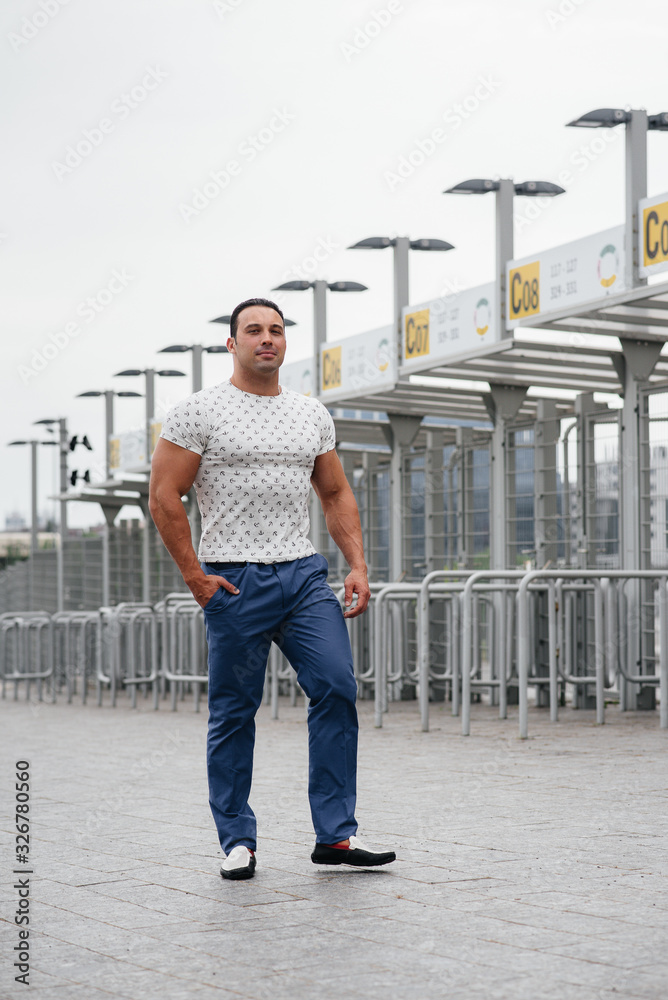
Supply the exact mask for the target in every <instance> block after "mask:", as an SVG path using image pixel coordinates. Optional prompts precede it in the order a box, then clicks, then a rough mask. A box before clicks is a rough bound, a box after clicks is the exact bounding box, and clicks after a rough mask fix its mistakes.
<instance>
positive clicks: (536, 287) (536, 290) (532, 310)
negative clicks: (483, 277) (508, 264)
mask: <svg viewBox="0 0 668 1000" xmlns="http://www.w3.org/2000/svg"><path fill="white" fill-rule="evenodd" d="M538 312H540V261H539V260H534V261H532V262H531V263H530V264H521V265H520V267H514V268H513V269H512V270H511V271H510V273H509V275H508V319H522V317H523V316H534V315H535V314H536V313H538Z"/></svg>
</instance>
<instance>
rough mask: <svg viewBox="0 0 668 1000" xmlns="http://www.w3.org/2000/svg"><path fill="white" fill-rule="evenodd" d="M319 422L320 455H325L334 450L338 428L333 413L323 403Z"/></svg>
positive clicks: (320, 407) (319, 411) (319, 409)
mask: <svg viewBox="0 0 668 1000" xmlns="http://www.w3.org/2000/svg"><path fill="white" fill-rule="evenodd" d="M318 422H319V427H320V447H319V448H318V455H324V454H325V452H328V451H332V450H333V449H334V448H335V447H336V429H335V427H334V421H333V420H332V414H331V413H330V412H329V410H328V409H327V408H326V407H325V406H323V405H322V403H321V404H320V406H319V408H318Z"/></svg>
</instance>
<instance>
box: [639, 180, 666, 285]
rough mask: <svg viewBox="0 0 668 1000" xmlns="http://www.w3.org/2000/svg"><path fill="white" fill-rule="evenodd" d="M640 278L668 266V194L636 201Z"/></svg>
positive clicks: (663, 269)
mask: <svg viewBox="0 0 668 1000" xmlns="http://www.w3.org/2000/svg"><path fill="white" fill-rule="evenodd" d="M638 218H639V220H640V253H639V255H638V260H639V261H640V267H639V268H638V273H639V274H640V277H641V278H647V277H649V275H650V274H657V272H659V271H665V270H666V268H668V194H660V195H657V196H656V197H654V198H643V199H642V201H639V202H638Z"/></svg>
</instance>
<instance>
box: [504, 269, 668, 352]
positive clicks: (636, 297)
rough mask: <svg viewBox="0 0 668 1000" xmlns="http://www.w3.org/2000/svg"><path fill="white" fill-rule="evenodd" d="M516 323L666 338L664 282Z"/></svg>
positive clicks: (667, 294) (632, 337)
mask: <svg viewBox="0 0 668 1000" xmlns="http://www.w3.org/2000/svg"><path fill="white" fill-rule="evenodd" d="M517 325H518V326H523V327H531V328H533V329H535V330H539V329H540V330H560V331H562V332H567V333H568V332H574V333H599V334H607V335H608V336H610V337H621V338H624V339H628V340H663V341H665V340H668V282H667V281H662V282H657V283H656V284H653V285H643V286H642V287H641V288H635V289H633V290H632V291H625V292H618V293H617V294H616V295H609V296H606V298H604V299H600V300H599V301H598V302H596V303H589V304H588V303H585V304H583V305H582V306H581V307H579V308H575V309H574V308H573V307H570V308H565V309H560V310H554V311H553V312H547V313H544V314H543V316H542V318H541V317H534V316H527V317H526V318H524V319H521V320H518V321H517Z"/></svg>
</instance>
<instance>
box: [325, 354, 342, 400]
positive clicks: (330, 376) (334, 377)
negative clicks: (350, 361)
mask: <svg viewBox="0 0 668 1000" xmlns="http://www.w3.org/2000/svg"><path fill="white" fill-rule="evenodd" d="M340 386H341V347H340V346H339V347H328V348H327V350H326V351H323V352H322V391H323V392H325V391H326V390H327V389H339V388H340Z"/></svg>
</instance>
